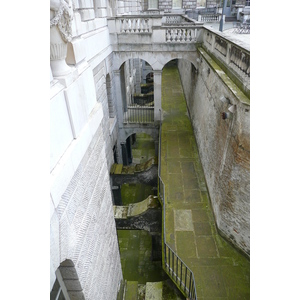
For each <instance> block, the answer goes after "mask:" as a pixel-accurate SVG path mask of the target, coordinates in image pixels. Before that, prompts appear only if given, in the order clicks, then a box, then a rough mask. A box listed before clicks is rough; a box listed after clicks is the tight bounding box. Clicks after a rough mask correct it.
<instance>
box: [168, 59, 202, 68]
mask: <svg viewBox="0 0 300 300" xmlns="http://www.w3.org/2000/svg"><path fill="white" fill-rule="evenodd" d="M173 60H185V61H188V62H190V63H191V65H192V67H193V69H194V70H197V69H198V68H197V61H196V65H195V63H194V62H193V61H191V60H190V59H187V58H182V57H174V58H171V59H170V60H168V61H167V62H166V63H165V64H164V66H163V68H164V67H165V66H166V64H168V63H169V62H171V61H173Z"/></svg>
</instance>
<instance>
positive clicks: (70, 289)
mask: <svg viewBox="0 0 300 300" xmlns="http://www.w3.org/2000/svg"><path fill="white" fill-rule="evenodd" d="M55 275H56V280H55V282H54V285H53V287H52V290H51V292H50V300H72V299H82V300H84V299H85V297H84V294H83V292H82V288H81V284H80V282H79V278H78V276H77V271H76V269H75V265H74V263H73V262H72V260H70V259H66V260H65V261H63V262H62V263H61V264H60V265H59V267H58V268H57V270H56V272H55Z"/></svg>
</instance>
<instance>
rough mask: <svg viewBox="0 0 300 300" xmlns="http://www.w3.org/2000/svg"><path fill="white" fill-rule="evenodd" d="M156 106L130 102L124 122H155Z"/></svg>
mask: <svg viewBox="0 0 300 300" xmlns="http://www.w3.org/2000/svg"><path fill="white" fill-rule="evenodd" d="M153 122H154V106H142V105H138V104H130V105H129V106H127V111H125V112H124V123H153Z"/></svg>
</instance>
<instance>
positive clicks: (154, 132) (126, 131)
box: [121, 127, 159, 142]
mask: <svg viewBox="0 0 300 300" xmlns="http://www.w3.org/2000/svg"><path fill="white" fill-rule="evenodd" d="M121 131H122V140H123V141H126V140H127V138H128V137H130V136H131V135H133V134H136V133H145V134H148V135H149V136H151V137H152V139H153V141H154V142H156V141H158V138H159V129H158V128H153V127H148V128H147V127H131V128H123V129H122V130H121Z"/></svg>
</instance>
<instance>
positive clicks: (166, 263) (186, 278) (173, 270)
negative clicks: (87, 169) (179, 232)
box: [158, 118, 197, 300]
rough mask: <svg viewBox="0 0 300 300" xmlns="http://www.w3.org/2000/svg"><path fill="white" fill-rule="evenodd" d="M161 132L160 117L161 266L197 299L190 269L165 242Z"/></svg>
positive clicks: (191, 299)
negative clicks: (162, 214)
mask: <svg viewBox="0 0 300 300" xmlns="http://www.w3.org/2000/svg"><path fill="white" fill-rule="evenodd" d="M161 132H162V120H161V118H160V129H159V145H158V178H159V186H158V192H159V197H160V199H161V201H162V203H163V212H164V223H163V226H164V243H163V253H164V255H163V267H164V270H165V271H166V273H167V274H168V275H169V277H170V278H171V279H172V280H173V282H174V283H175V284H176V285H177V287H178V288H179V289H180V290H181V291H182V292H183V293H184V295H185V296H186V297H188V298H189V299H190V300H197V292H196V285H195V278H194V274H193V272H192V270H191V269H190V268H189V267H188V266H187V265H186V264H185V263H184V262H183V260H182V259H181V258H180V257H179V256H178V255H177V254H176V253H175V251H174V250H173V249H172V248H171V246H170V245H168V243H167V242H166V224H165V222H166V206H165V195H166V194H165V184H164V182H163V180H162V178H161Z"/></svg>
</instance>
